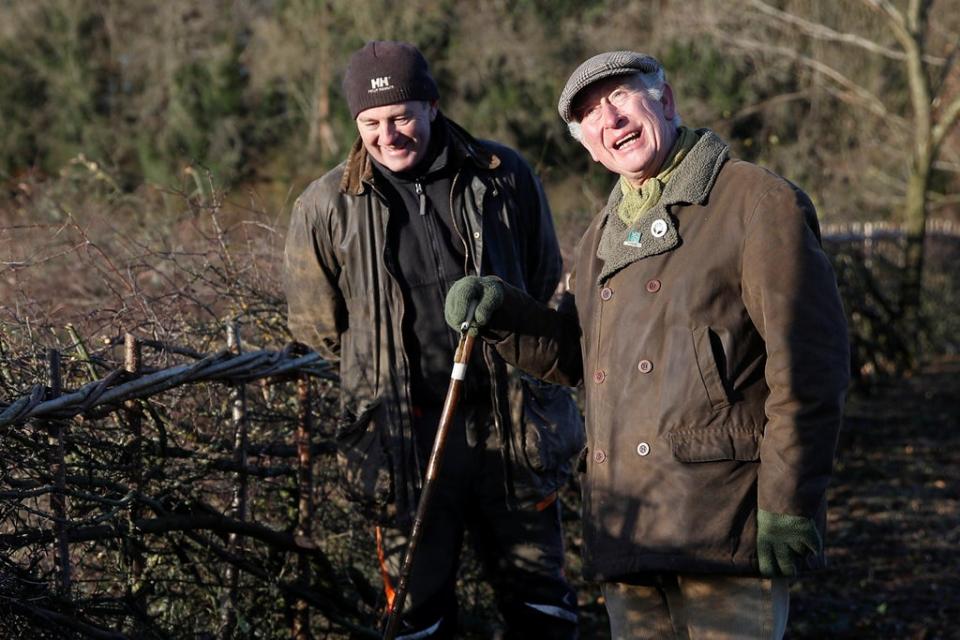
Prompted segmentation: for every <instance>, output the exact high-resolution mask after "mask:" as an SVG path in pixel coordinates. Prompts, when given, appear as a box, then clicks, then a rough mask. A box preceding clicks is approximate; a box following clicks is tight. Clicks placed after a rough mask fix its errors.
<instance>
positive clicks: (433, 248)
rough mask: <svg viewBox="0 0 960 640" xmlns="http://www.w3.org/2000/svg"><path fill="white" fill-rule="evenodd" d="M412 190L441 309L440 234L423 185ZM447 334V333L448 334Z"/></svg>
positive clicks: (444, 294) (444, 276)
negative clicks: (429, 209)
mask: <svg viewBox="0 0 960 640" xmlns="http://www.w3.org/2000/svg"><path fill="white" fill-rule="evenodd" d="M413 189H414V191H416V192H417V199H418V200H419V204H420V218H421V219H422V220H423V226H424V228H425V229H426V231H427V236H428V237H429V239H430V253H431V254H432V255H433V264H434V266H435V267H436V269H437V278H438V280H437V295H438V296H439V298H440V308H441V309H442V308H443V305H444V300H445V299H446V297H447V290H446V283H447V272H446V270H445V269H444V268H443V258H442V253H441V248H440V232H439V230H438V229H437V221H436V219H435V218H434V216H432V215H427V194H426V193H425V192H424V190H423V183H422V182H420V181H419V180H417V181H416V182H414V183H413ZM448 333H449V332H448ZM449 340H450V345H451V347H453V348H454V351H455V350H456V344H455V343H454V342H453V337H452V336H449Z"/></svg>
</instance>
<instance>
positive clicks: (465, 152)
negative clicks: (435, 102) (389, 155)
mask: <svg viewBox="0 0 960 640" xmlns="http://www.w3.org/2000/svg"><path fill="white" fill-rule="evenodd" d="M437 117H438V118H442V119H443V120H442V122H441V124H443V125H445V126H446V127H447V140H448V141H449V145H450V147H449V150H450V152H451V153H453V154H454V157H456V158H457V159H458V161H457V164H458V165H459V164H460V163H461V162H466V161H470V162H472V163H473V164H474V165H476V166H477V168H479V169H488V170H493V169H496V168H497V167H499V166H500V158H498V157H497V155H496V154H495V153H493V152H492V151H491V150H490V149H489V148H487V147H486V146H485V145H484V144H483V143H482V142H480V141H479V140H477V139H476V138H474V137H473V136H471V135H470V134H469V133H467V131H466V130H465V129H464V128H463V127H461V126H460V125H458V124H457V123H456V122H454V121H453V120H450V119H449V118H447V117H445V116H444V115H443V114H442V113H439V114H437ZM372 183H373V159H372V158H371V157H370V154H369V153H367V150H366V148H364V146H363V140H362V139H360V138H359V137H358V138H357V140H356V141H355V142H354V143H353V147H351V148H350V153H349V154H348V155H347V160H346V162H345V163H344V171H343V177H342V178H341V179H340V192H341V193H346V194H349V195H354V196H358V195H360V194H362V193H363V191H364V189H365V186H364V185H369V184H372Z"/></svg>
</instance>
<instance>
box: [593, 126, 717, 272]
mask: <svg viewBox="0 0 960 640" xmlns="http://www.w3.org/2000/svg"><path fill="white" fill-rule="evenodd" d="M697 134H698V135H699V136H700V140H699V141H697V143H696V144H695V145H694V146H693V148H692V149H690V151H689V153H687V156H686V157H685V158H684V159H683V162H681V163H680V166H678V167H677V168H676V170H675V171H674V173H673V175H672V176H671V177H670V181H669V182H667V185H666V187H665V188H664V190H663V195H662V196H661V197H660V202H658V203H657V204H656V205H654V206H653V207H652V208H651V209H649V210H648V211H646V212H645V213H644V214H642V215H641V216H640V217H639V218H638V219H637V220H636V221H634V222H633V224H631V225H629V226H628V225H627V224H626V223H624V222H623V220H621V219H620V217H619V216H618V215H617V207H618V206H619V205H620V200H621V199H622V198H623V192H622V191H621V189H620V186H619V184H618V185H616V186H614V188H613V191H612V192H611V193H610V198H609V200H608V201H607V206H606V208H605V209H604V211H603V213H601V215H602V216H603V218H604V219H603V221H602V222H601V223H600V224H601V226H602V230H601V235H600V242H599V243H598V245H597V257H598V258H600V260H602V261H603V268H602V269H601V270H600V275H599V276H598V277H597V284H600V283H602V282H603V281H604V280H606V279H607V278H609V277H610V276H612V275H613V274H614V273H616V272H617V271H619V270H620V269H623V268H624V267H626V266H627V265H629V264H631V263H633V262H636V261H637V260H641V259H643V258H647V257H649V256H655V255H659V254H661V253H665V252H667V251H670V250H671V249H674V248H676V247H677V246H679V245H680V242H681V238H680V234H679V233H678V232H677V221H676V218H674V216H672V215H671V214H670V212H669V210H668V207H670V205H674V204H681V203H683V204H702V203H703V202H705V201H706V199H707V196H708V195H709V194H710V189H712V188H713V183H714V181H715V180H716V178H717V174H718V173H720V167H721V166H722V165H723V163H724V162H725V161H726V160H727V152H728V146H727V143H726V142H724V141H723V140H721V139H720V137H719V136H718V135H717V134H715V133H713V132H712V131H710V130H709V129H698V130H697Z"/></svg>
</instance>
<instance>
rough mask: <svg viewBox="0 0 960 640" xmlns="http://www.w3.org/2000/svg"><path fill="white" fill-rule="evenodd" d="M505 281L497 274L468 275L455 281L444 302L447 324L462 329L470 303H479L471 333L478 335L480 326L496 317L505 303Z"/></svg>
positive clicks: (444, 315) (487, 323)
mask: <svg viewBox="0 0 960 640" xmlns="http://www.w3.org/2000/svg"><path fill="white" fill-rule="evenodd" d="M503 297H504V292H503V282H501V280H500V278H497V277H496V276H484V277H482V278H480V277H477V276H467V277H466V278H460V279H459V280H457V281H456V282H454V283H453V286H452V287H450V291H449V292H447V299H446V300H445V301H444V304H443V317H444V318H445V319H446V321H447V324H448V325H450V326H451V327H453V328H454V329H456V330H457V331H459V330H460V326H461V325H462V324H463V323H464V322H465V321H466V320H467V313H468V311H469V309H470V305H471V304H472V303H474V302H476V303H477V309H476V311H475V312H474V314H473V321H472V322H471V323H470V330H469V332H470V334H471V335H477V330H478V329H479V328H480V327H485V326H488V325H489V324H490V323H491V321H492V320H493V318H494V315H495V314H496V312H497V309H499V308H500V306H501V305H502V304H503Z"/></svg>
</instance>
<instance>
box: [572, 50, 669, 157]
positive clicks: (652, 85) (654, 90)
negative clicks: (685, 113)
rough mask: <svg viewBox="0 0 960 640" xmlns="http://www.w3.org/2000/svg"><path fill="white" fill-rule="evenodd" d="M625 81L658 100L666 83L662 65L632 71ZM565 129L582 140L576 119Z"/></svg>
mask: <svg viewBox="0 0 960 640" xmlns="http://www.w3.org/2000/svg"><path fill="white" fill-rule="evenodd" d="M627 82H629V83H631V84H633V83H639V84H641V85H643V90H644V92H645V93H646V94H647V97H648V98H650V99H651V100H659V99H660V98H662V97H663V88H664V86H665V85H666V84H667V79H666V77H665V76H664V74H663V67H660V68H659V69H657V70H656V71H654V72H653V73H634V74H632V75H630V76H627ZM670 122H671V124H673V126H674V127H679V126H680V122H681V120H680V114H679V113H678V112H677V111H674V114H673V120H671V121H670ZM567 130H568V131H569V132H570V135H571V136H572V137H573V139H574V140H576V141H577V142H581V143H582V142H583V138H582V132H581V131H580V123H579V122H577V121H576V120H574V121H572V122H568V123H567Z"/></svg>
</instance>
